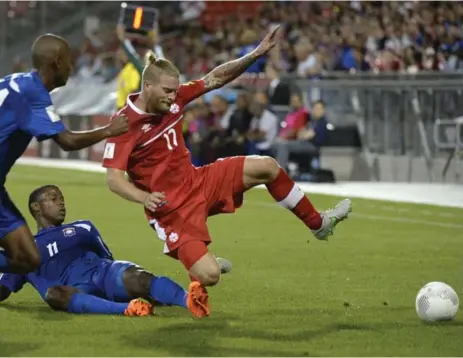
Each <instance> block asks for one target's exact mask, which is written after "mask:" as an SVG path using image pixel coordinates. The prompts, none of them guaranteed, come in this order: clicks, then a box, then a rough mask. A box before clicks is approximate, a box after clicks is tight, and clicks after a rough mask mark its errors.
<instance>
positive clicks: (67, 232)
mask: <svg viewBox="0 0 463 358" xmlns="http://www.w3.org/2000/svg"><path fill="white" fill-rule="evenodd" d="M63 234H64V236H66V237H70V236H74V235H75V234H76V230H75V229H74V228H73V227H67V228H65V229H63Z"/></svg>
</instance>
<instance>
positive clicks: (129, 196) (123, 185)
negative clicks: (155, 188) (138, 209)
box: [106, 168, 167, 211]
mask: <svg viewBox="0 0 463 358" xmlns="http://www.w3.org/2000/svg"><path fill="white" fill-rule="evenodd" d="M106 179H107V182H108V187H109V189H110V190H111V191H112V192H114V193H116V194H117V195H119V196H120V197H122V198H124V199H126V200H128V201H132V202H134V203H140V204H143V205H144V206H145V207H146V208H147V209H148V210H151V211H155V210H156V209H157V208H158V207H159V206H160V205H162V204H163V203H164V204H165V203H167V202H166V201H165V198H166V197H165V195H164V193H156V192H155V193H147V192H145V191H143V190H140V189H138V188H137V187H136V186H135V185H133V184H132V183H130V182H129V181H128V180H127V179H125V172H124V171H123V170H120V169H115V168H107V170H106Z"/></svg>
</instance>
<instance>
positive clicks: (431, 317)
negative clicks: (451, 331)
mask: <svg viewBox="0 0 463 358" xmlns="http://www.w3.org/2000/svg"><path fill="white" fill-rule="evenodd" d="M415 306H416V313H417V314H418V316H419V317H420V319H421V320H423V321H427V322H434V321H451V320H452V319H453V318H455V316H456V314H457V312H458V307H459V300H458V295H457V293H456V292H455V290H454V289H453V288H452V287H450V286H449V285H447V284H446V283H443V282H430V283H428V284H426V285H425V286H424V287H423V288H422V289H421V290H420V291H419V292H418V295H417V296H416V302H415Z"/></svg>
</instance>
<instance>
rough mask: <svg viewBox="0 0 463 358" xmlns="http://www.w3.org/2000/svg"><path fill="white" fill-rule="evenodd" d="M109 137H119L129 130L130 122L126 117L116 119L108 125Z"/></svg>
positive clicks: (121, 116)
mask: <svg viewBox="0 0 463 358" xmlns="http://www.w3.org/2000/svg"><path fill="white" fill-rule="evenodd" d="M107 129H108V137H117V136H119V135H121V134H124V133H126V132H127V131H128V130H129V120H128V118H127V116H126V115H124V114H123V115H120V116H117V117H116V118H114V119H113V120H112V121H111V123H109V124H108V128H107Z"/></svg>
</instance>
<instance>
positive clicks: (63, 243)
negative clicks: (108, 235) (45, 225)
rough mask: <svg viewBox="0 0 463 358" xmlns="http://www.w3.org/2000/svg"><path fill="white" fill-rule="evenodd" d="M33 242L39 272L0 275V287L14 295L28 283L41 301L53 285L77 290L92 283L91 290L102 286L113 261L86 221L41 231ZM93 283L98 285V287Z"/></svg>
mask: <svg viewBox="0 0 463 358" xmlns="http://www.w3.org/2000/svg"><path fill="white" fill-rule="evenodd" d="M35 242H36V244H37V247H38V249H39V251H40V256H41V264H40V267H39V269H38V270H37V271H35V272H33V273H29V274H27V275H16V274H2V275H1V277H0V285H1V286H5V287H7V288H8V289H9V290H10V291H13V292H18V291H19V290H20V289H21V288H22V287H23V286H24V284H25V283H30V284H31V285H32V286H34V288H35V289H36V290H37V291H38V292H39V293H40V295H41V296H42V297H44V296H45V293H46V291H47V289H48V288H49V287H51V286H54V285H65V286H74V287H78V286H79V285H83V284H89V285H90V284H91V283H92V281H94V282H95V283H96V285H95V286H101V287H103V286H104V284H105V283H104V279H105V276H106V273H107V271H108V269H109V268H111V265H112V264H113V257H112V254H111V252H110V251H109V249H108V247H107V246H106V244H105V243H104V242H103V240H102V239H101V236H100V233H99V232H98V230H97V228H96V227H95V226H94V225H93V224H92V223H91V222H90V221H84V220H83V221H76V222H73V223H70V224H66V225H61V226H58V227H53V228H49V229H44V230H41V231H40V232H39V233H38V234H37V235H36V236H35ZM130 264H131V263H130ZM131 265H133V264H131ZM96 276H98V277H96ZM97 281H98V282H99V281H101V282H102V283H101V285H100V284H99V283H98V282H97ZM84 291H86V290H85V289H84ZM100 291H101V290H100ZM102 291H104V287H103V289H102ZM90 293H92V292H90Z"/></svg>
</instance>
